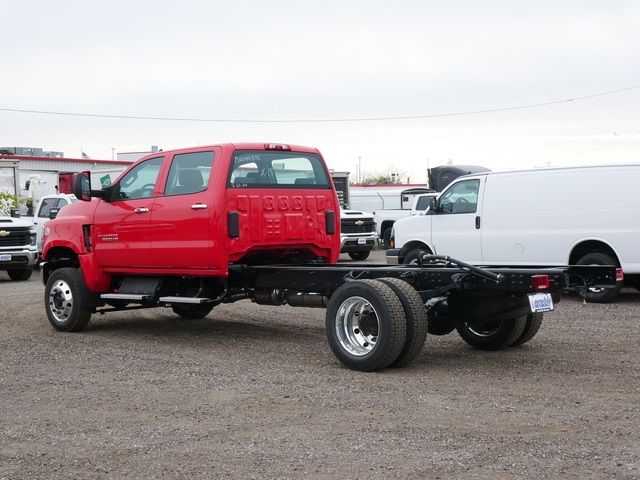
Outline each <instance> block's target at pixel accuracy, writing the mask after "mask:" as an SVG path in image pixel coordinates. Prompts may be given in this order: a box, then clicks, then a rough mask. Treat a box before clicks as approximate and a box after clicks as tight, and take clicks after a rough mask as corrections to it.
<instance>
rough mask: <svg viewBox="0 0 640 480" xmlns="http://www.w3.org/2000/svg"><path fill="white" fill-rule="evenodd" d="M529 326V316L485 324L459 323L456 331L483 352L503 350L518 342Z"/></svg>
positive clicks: (490, 321) (485, 322)
mask: <svg viewBox="0 0 640 480" xmlns="http://www.w3.org/2000/svg"><path fill="white" fill-rule="evenodd" d="M526 326H527V316H526V315H521V316H519V317H516V318H510V319H505V320H488V321H484V322H458V323H456V329H457V330H458V334H459V335H460V336H461V337H462V339H463V340H464V341H465V342H467V343H468V344H469V345H471V346H472V347H474V348H479V349H481V350H502V349H504V348H507V347H510V346H511V345H513V344H514V343H515V342H517V341H518V340H519V339H520V338H521V337H522V335H523V333H524V331H525V328H526Z"/></svg>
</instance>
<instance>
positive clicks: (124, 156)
mask: <svg viewBox="0 0 640 480" xmlns="http://www.w3.org/2000/svg"><path fill="white" fill-rule="evenodd" d="M159 151H161V150H159V149H158V146H157V145H151V150H149V151H148V152H118V156H117V159H118V160H121V161H127V162H135V161H136V160H140V159H141V158H142V157H144V156H146V155H149V154H150V153H156V152H159Z"/></svg>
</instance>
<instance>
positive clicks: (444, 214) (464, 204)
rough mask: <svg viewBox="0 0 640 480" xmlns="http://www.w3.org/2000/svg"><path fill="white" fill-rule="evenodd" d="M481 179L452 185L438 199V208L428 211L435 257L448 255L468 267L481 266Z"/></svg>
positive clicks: (462, 181)
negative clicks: (436, 255)
mask: <svg viewBox="0 0 640 480" xmlns="http://www.w3.org/2000/svg"><path fill="white" fill-rule="evenodd" d="M483 180H484V179H483V178H472V179H468V180H461V181H459V182H456V183H453V184H451V185H450V186H449V188H447V189H446V190H445V191H444V192H443V193H442V195H440V197H439V198H438V208H437V210H435V211H432V210H429V211H428V213H427V214H428V215H429V216H430V218H431V242H432V245H433V246H434V248H435V250H436V253H437V254H438V255H449V256H451V257H454V258H456V259H458V260H462V261H465V262H469V263H476V264H481V263H482V244H481V240H482V239H481V235H480V231H481V230H480V227H481V221H482V219H481V217H480V208H479V205H480V200H481V198H480V192H481V188H480V187H481V184H482V182H483Z"/></svg>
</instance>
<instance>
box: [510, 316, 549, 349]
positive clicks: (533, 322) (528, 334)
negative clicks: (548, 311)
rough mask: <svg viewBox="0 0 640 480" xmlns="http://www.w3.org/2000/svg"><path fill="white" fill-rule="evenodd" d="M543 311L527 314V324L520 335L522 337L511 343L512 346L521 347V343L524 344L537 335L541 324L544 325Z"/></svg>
mask: <svg viewBox="0 0 640 480" xmlns="http://www.w3.org/2000/svg"><path fill="white" fill-rule="evenodd" d="M542 317H543V315H542V313H529V314H528V315H527V324H526V326H525V327H524V332H522V335H520V338H518V340H516V341H515V342H514V343H512V344H511V346H512V347H519V346H520V345H524V344H525V343H527V342H528V341H529V340H531V339H532V338H533V337H535V336H536V333H538V330H540V326H541V325H542Z"/></svg>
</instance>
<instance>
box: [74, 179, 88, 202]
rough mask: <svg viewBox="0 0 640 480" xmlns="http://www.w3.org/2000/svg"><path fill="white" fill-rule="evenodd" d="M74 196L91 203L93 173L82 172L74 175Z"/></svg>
mask: <svg viewBox="0 0 640 480" xmlns="http://www.w3.org/2000/svg"><path fill="white" fill-rule="evenodd" d="M73 194H74V195H75V196H76V198H77V199H78V200H82V201H83V202H90V201H91V173H89V172H80V173H74V174H73Z"/></svg>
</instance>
